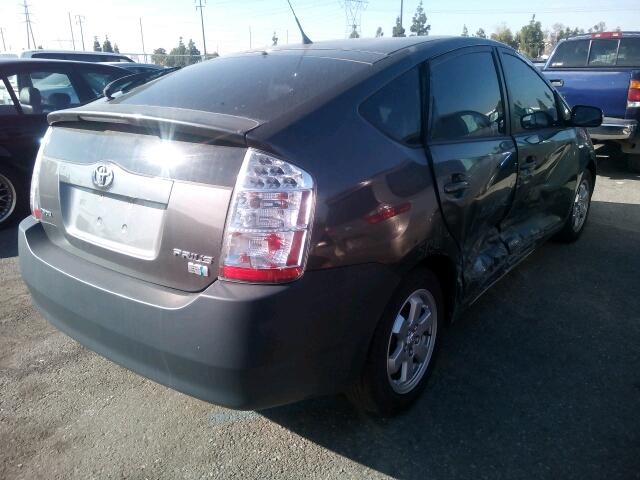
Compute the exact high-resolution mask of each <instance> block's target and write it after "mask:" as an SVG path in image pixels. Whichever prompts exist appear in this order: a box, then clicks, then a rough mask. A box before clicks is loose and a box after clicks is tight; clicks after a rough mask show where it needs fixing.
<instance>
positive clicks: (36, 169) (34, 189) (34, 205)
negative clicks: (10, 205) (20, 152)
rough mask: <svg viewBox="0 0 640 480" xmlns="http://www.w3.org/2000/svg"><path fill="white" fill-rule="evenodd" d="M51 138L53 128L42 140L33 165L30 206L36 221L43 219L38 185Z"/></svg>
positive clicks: (49, 129) (48, 130)
mask: <svg viewBox="0 0 640 480" xmlns="http://www.w3.org/2000/svg"><path fill="white" fill-rule="evenodd" d="M50 136H51V127H49V128H48V129H47V133H45V134H44V137H42V140H40V148H39V149H38V155H36V162H35V164H34V165H33V174H32V176H31V190H30V191H29V206H30V207H31V215H32V216H33V218H35V219H36V220H41V219H42V210H41V209H40V188H39V185H38V182H39V178H40V166H41V164H42V152H43V150H44V148H45V146H46V145H47V143H48V142H49V137H50Z"/></svg>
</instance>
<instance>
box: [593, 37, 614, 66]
mask: <svg viewBox="0 0 640 480" xmlns="http://www.w3.org/2000/svg"><path fill="white" fill-rule="evenodd" d="M617 51H618V40H593V41H592V42H591V52H590V53H589V65H593V66H594V67H595V66H611V65H615V64H616V52H617Z"/></svg>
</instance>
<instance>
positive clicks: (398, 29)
mask: <svg viewBox="0 0 640 480" xmlns="http://www.w3.org/2000/svg"><path fill="white" fill-rule="evenodd" d="M404 32H405V30H404V27H403V26H402V24H401V23H400V17H399V16H398V17H397V18H396V25H395V27H393V30H392V31H391V36H393V37H406V35H405V33H404Z"/></svg>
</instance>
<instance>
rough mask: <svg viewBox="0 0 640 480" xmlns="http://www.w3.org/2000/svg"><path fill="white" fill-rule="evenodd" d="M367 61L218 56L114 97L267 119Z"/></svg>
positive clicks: (343, 78) (329, 87) (352, 73)
mask: <svg viewBox="0 0 640 480" xmlns="http://www.w3.org/2000/svg"><path fill="white" fill-rule="evenodd" d="M368 68H370V67H369V65H368V64H364V63H359V62H351V61H344V60H336V59H332V58H320V57H313V56H305V55H302V54H295V55H291V54H278V53H269V54H264V55H263V54H259V53H256V54H245V55H241V56H237V57H218V58H215V59H213V60H207V61H206V62H202V63H198V64H196V65H193V66H189V67H186V68H183V69H181V70H178V71H177V72H174V73H172V74H171V75H168V76H166V77H163V78H160V79H159V80H157V81H155V82H151V83H148V84H146V85H143V86H141V87H139V88H137V89H134V90H132V91H131V93H129V94H127V95H123V96H122V97H120V98H119V99H118V103H125V104H133V105H150V106H157V107H175V108H186V109H192V110H202V111H205V112H214V113H224V114H228V115H237V116H241V117H248V118H252V119H255V120H271V119H273V118H276V117H278V116H280V115H282V114H284V113H286V112H289V111H291V110H292V109H294V108H296V107H299V106H301V105H302V104H304V103H306V102H309V101H312V100H314V99H317V98H319V97H322V96H323V95H324V94H328V93H329V92H331V91H332V89H335V88H338V87H339V86H340V85H341V84H343V82H346V81H348V80H349V79H351V78H352V77H353V76H355V75H356V74H358V73H359V72H362V71H364V70H366V69H368Z"/></svg>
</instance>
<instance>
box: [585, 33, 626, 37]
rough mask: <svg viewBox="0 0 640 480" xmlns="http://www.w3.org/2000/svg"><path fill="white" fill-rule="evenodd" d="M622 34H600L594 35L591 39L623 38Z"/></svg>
mask: <svg viewBox="0 0 640 480" xmlns="http://www.w3.org/2000/svg"><path fill="white" fill-rule="evenodd" d="M622 35H623V34H622V32H598V33H592V34H591V38H622Z"/></svg>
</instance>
